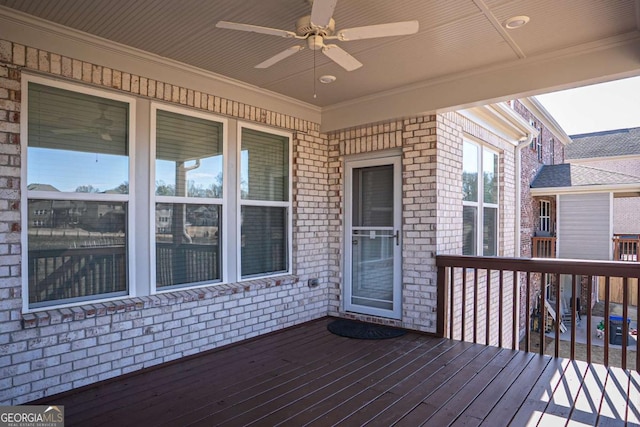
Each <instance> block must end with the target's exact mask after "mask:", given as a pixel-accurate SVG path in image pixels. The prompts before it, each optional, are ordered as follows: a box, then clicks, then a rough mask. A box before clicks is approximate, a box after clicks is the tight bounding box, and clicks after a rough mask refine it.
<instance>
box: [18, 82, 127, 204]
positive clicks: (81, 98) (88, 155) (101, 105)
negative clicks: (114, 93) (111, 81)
mask: <svg viewBox="0 0 640 427" xmlns="http://www.w3.org/2000/svg"><path fill="white" fill-rule="evenodd" d="M128 115H129V105H128V104H127V103H125V102H121V101H116V100H111V99H106V98H100V97H97V96H92V95H86V94H82V93H78V92H72V91H68V90H64V89H59V88H55V87H49V86H43V85H40V84H37V83H33V82H31V83H29V109H28V131H29V133H28V145H27V159H28V168H27V185H28V186H30V190H34V191H61V192H78V193H107V192H109V193H117V194H127V193H128V192H129V188H128V181H129V154H128V152H129V147H128V139H129V135H128V126H129V124H128Z"/></svg>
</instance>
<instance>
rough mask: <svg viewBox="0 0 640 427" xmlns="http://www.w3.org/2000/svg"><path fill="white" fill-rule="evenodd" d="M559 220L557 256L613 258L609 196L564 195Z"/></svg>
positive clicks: (560, 198)
mask: <svg viewBox="0 0 640 427" xmlns="http://www.w3.org/2000/svg"><path fill="white" fill-rule="evenodd" d="M558 219H559V221H558V257H560V258H577V259H599V260H609V259H611V257H610V251H611V249H610V248H611V237H612V236H611V194H610V193H595V194H564V195H561V196H560V197H559V205H558Z"/></svg>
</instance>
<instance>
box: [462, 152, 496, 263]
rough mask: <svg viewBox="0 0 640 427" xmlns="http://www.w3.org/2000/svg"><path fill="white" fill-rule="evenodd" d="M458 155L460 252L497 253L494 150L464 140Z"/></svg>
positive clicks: (466, 253) (470, 253)
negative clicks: (460, 206)
mask: <svg viewBox="0 0 640 427" xmlns="http://www.w3.org/2000/svg"><path fill="white" fill-rule="evenodd" d="M462 157H463V162H462V163H463V170H462V187H463V188H462V192H463V202H462V205H463V206H462V221H463V245H462V253H463V254H464V255H485V256H493V255H497V254H498V154H497V153H495V152H493V151H491V150H489V149H488V148H486V147H483V146H481V145H478V144H475V143H473V142H470V141H464V143H463V154H462ZM480 171H482V173H480Z"/></svg>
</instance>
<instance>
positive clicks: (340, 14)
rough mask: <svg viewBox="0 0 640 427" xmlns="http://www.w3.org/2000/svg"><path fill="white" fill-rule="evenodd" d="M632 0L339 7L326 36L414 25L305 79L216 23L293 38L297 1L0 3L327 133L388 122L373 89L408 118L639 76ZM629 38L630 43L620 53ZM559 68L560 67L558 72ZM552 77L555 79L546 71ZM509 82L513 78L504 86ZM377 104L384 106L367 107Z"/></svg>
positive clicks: (250, 36) (324, 61) (318, 60)
mask: <svg viewBox="0 0 640 427" xmlns="http://www.w3.org/2000/svg"><path fill="white" fill-rule="evenodd" d="M639 4H640V0H606V1H605V0H562V1H558V0H447V1H444V0H443V1H440V0H438V1H435V0H338V2H337V7H336V9H335V13H334V19H335V21H336V28H337V29H341V28H351V27H358V26H365V25H373V24H383V23H388V22H395V21H406V20H414V19H416V20H418V21H419V24H420V29H419V31H418V33H417V34H413V35H409V36H400V37H388V38H380V39H370V40H360V41H350V42H337V44H339V45H340V46H341V47H342V48H343V49H345V50H346V51H348V52H349V53H350V54H351V55H353V56H354V57H355V58H356V59H358V60H359V61H360V62H362V63H363V64H364V65H363V67H362V68H360V69H358V70H355V71H352V72H347V71H345V70H343V69H342V68H340V67H339V66H338V65H337V64H335V63H333V62H332V61H330V60H328V58H326V57H325V56H324V55H322V54H321V53H316V56H315V72H314V52H313V51H310V50H309V49H304V50H303V51H301V52H298V53H297V54H295V55H293V56H291V57H289V58H287V59H285V60H283V61H281V62H279V63H277V64H275V65H273V66H272V67H270V68H267V69H256V68H254V66H255V65H256V64H258V63H260V62H262V61H263V60H265V59H267V58H269V57H271V56H273V55H275V54H276V53H278V52H281V51H283V50H285V49H287V48H288V47H290V46H293V45H296V44H301V41H299V40H291V39H285V38H280V37H275V36H267V35H261V34H256V33H245V32H240V31H232V30H227V29H220V28H216V27H215V24H216V22H218V21H220V20H225V21H234V22H241V23H247V24H254V25H259V26H266V27H273V28H279V29H284V30H290V31H295V23H296V20H297V19H298V18H300V17H302V16H304V15H308V14H309V13H310V5H309V3H308V2H307V0H250V1H246V0H245V1H239V0H180V1H179V0H135V1H132V0H92V1H87V0H48V1H42V0H0V6H4V7H6V8H10V9H15V10H17V11H20V12H23V13H26V14H28V15H33V16H35V17H38V18H41V19H44V20H47V21H51V22H53V23H56V24H60V25H63V26H66V27H70V28H73V29H76V30H80V31H83V32H86V33H89V34H92V35H96V36H99V37H101V38H104V39H107V40H112V41H116V42H118V43H121V44H123V45H126V46H131V47H134V48H137V49H140V50H143V51H147V52H150V53H153V54H156V55H159V56H161V57H165V58H170V59H172V60H175V61H178V62H181V63H185V64H188V65H191V66H194V67H198V68H201V69H204V70H206V71H209V72H213V73H216V74H219V75H222V76H226V77H230V78H232V79H235V80H239V81H241V82H244V83H247V84H249V85H253V86H257V87H259V88H262V89H267V90H269V91H273V92H277V93H280V94H282V95H285V96H286V97H291V98H294V99H296V100H300V101H302V102H305V103H308V104H312V105H315V106H317V107H319V108H321V109H323V110H326V111H327V112H328V115H327V119H328V120H329V121H331V120H334V121H335V124H334V125H331V126H330V127H334V128H336V127H339V126H342V125H345V124H351V123H348V122H344V123H342V122H341V121H340V120H339V119H337V116H334V117H333V118H332V116H331V114H332V112H333V114H335V115H339V114H342V112H343V111H344V107H345V106H351V108H353V107H354V106H357V107H358V108H359V110H362V111H363V113H362V114H363V115H365V114H369V117H372V118H373V119H380V118H385V116H390V115H391V114H392V113H391V112H387V113H379V114H376V113H374V112H373V110H372V112H371V113H366V112H364V111H365V110H367V107H368V100H374V99H377V98H379V99H383V98H384V94H393V95H397V94H400V93H405V94H406V95H407V101H406V103H405V104H404V105H406V106H411V107H406V108H404V109H403V108H399V107H400V104H402V103H403V102H404V101H403V100H402V99H403V98H401V97H400V98H398V97H396V98H393V101H390V100H389V99H387V101H386V105H387V106H388V107H387V108H388V109H391V108H395V107H398V110H397V112H396V113H394V114H407V113H411V112H416V111H414V110H417V109H420V108H424V109H425V111H427V110H431V109H433V108H435V107H437V108H438V109H442V108H446V107H453V106H459V105H462V104H466V105H468V104H469V103H470V102H477V101H481V100H488V99H493V100H495V99H498V98H500V97H504V96H506V95H515V94H519V95H522V94H523V93H524V92H531V93H534V92H536V91H538V92H539V91H540V90H541V89H543V88H549V87H561V86H564V87H566V86H567V85H568V82H571V81H574V82H576V84H579V82H580V81H585V80H590V81H597V80H606V79H610V78H617V77H620V75H621V74H625V75H629V74H634V73H635V74H640V52H637V51H635V47H637V46H638V40H640V32H639V27H640V23H639V22H638V21H639V16H640V6H639ZM515 15H527V16H529V17H530V18H531V20H530V22H529V24H527V25H526V26H524V27H522V28H519V29H515V30H506V29H505V28H504V27H503V26H502V23H503V22H504V21H505V20H506V19H507V18H509V17H512V16H515ZM630 41H631V42H633V43H635V44H632V45H631V47H629V46H630V45H629V43H630ZM606 49H617V50H619V51H620V52H622V56H623V61H627V62H628V63H626V64H625V65H624V67H623V66H620V67H619V68H615V67H613V66H612V65H611V64H609V65H610V66H609V67H604V68H603V69H602V70H598V69H594V70H593V71H591V72H584V70H583V72H582V73H575V76H563V75H561V74H562V72H563V71H558V70H557V69H555V68H554V66H555V65H554V64H556V63H560V60H565V63H566V62H567V61H568V62H571V58H572V57H576V58H578V57H579V58H578V59H576V63H579V61H580V58H582V57H581V56H580V55H586V54H587V53H593V52H598V51H603V50H606ZM624 49H626V51H624ZM617 55H618V56H619V55H620V53H619V52H617ZM624 55H626V56H624ZM616 57H617V56H616ZM545 64H547V65H545ZM585 64H586V63H585ZM589 66H592V63H589ZM523 67H524V68H523ZM531 69H536V70H537V74H536V73H533V72H531ZM569 69H570V68H566V65H565V68H561V69H559V70H565V71H564V73H568V71H566V70H569ZM510 70H511V71H510ZM523 70H529V71H526V72H523ZM488 71H491V72H494V73H495V76H496V78H495V80H496V81H493V82H492V80H491V79H490V78H489V79H487V78H485V79H484V80H478V83H477V85H473V84H471V80H470V79H473V76H476V75H480V74H482V73H485V74H486V73H487V72H488ZM551 71H553V72H555V73H556V75H555V76H546V75H545V73H547V72H549V73H550V72H551ZM510 72H511V74H509V73H510ZM614 72H615V74H616V75H614ZM314 73H315V74H314ZM505 73H506V74H505ZM324 74H331V75H334V76H336V77H337V80H336V82H335V83H332V84H330V85H323V84H320V83H316V84H315V86H316V88H315V91H316V93H317V97H316V98H314V97H313V95H314V75H315V77H316V78H318V77H319V76H321V75H324ZM618 74H620V75H618ZM505 76H506V77H505ZM512 76H516V80H517V79H520V80H521V81H519V82H516V83H511V80H510V79H511V77H512ZM536 76H543V77H540V78H538V77H536ZM572 78H573V79H574V80H571V79H572ZM526 79H528V80H527V81H524V80H526ZM442 82H448V84H449V85H450V86H448V87H450V88H456V87H459V88H464V90H465V94H464V95H462V94H457V93H455V92H456V90H451V89H448V90H447V86H437V85H438V84H441V83H442ZM528 82H531V83H530V84H528ZM434 85H435V86H434ZM491 85H495V86H496V88H493V87H489V86H491ZM430 86H431V87H432V90H431V92H428V91H427V92H424V93H425V94H426V96H422V95H420V96H421V97H422V98H425V97H426V98H429V96H430V94H433V95H432V96H433V97H436V96H437V97H439V99H438V100H434V101H429V102H428V101H424V100H423V101H418V100H416V99H415V98H417V97H419V95H418V92H419V91H416V90H415V88H425V87H430ZM523 89H525V90H523ZM476 92H477V93H476ZM449 93H450V96H449V98H447V94H449ZM411 96H413V98H414V99H410V98H411ZM445 98H447V99H445ZM394 104H398V105H396V106H395V107H394ZM381 105H382V104H381ZM380 108H384V107H381V106H378V108H376V111H378V110H380ZM364 120H365V118H364V117H363V118H362V119H359V121H364Z"/></svg>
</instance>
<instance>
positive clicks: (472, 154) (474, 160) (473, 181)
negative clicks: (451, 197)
mask: <svg viewBox="0 0 640 427" xmlns="http://www.w3.org/2000/svg"><path fill="white" fill-rule="evenodd" d="M478 148H479V147H478V146H477V145H473V144H471V143H469V142H466V141H465V142H463V144H462V149H463V153H462V195H463V200H465V201H469V202H477V201H478Z"/></svg>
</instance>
